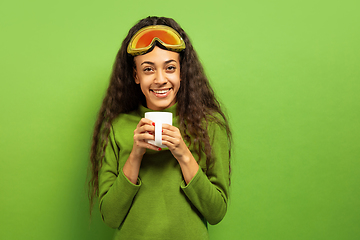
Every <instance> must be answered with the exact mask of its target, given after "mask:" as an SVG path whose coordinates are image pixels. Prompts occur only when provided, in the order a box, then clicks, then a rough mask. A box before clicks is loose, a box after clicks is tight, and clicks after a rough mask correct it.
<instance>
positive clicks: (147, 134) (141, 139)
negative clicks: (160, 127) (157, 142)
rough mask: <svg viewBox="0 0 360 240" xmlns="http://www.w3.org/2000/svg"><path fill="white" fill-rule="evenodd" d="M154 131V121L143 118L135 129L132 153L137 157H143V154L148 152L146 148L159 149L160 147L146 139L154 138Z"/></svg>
mask: <svg viewBox="0 0 360 240" xmlns="http://www.w3.org/2000/svg"><path fill="white" fill-rule="evenodd" d="M154 132H155V126H154V125H153V122H152V121H151V120H149V119H146V118H142V119H141V120H140V122H139V123H138V125H137V126H136V129H135V130H134V143H133V149H132V151H131V154H132V155H133V156H134V157H136V158H140V160H141V159H142V157H143V155H144V154H145V152H146V148H148V149H152V150H155V151H158V150H159V148H158V147H156V146H154V145H151V144H150V143H147V142H146V140H154V139H155V137H154Z"/></svg>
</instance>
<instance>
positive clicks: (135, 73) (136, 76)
mask: <svg viewBox="0 0 360 240" xmlns="http://www.w3.org/2000/svg"><path fill="white" fill-rule="evenodd" d="M133 77H134V79H135V83H136V84H140V81H139V78H138V75H137V72H136V68H134V69H133Z"/></svg>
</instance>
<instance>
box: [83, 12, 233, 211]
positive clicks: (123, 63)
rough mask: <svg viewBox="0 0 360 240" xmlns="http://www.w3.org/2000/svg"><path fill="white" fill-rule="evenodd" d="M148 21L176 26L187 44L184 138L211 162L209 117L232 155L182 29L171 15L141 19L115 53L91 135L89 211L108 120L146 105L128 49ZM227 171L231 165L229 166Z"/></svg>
mask: <svg viewBox="0 0 360 240" xmlns="http://www.w3.org/2000/svg"><path fill="white" fill-rule="evenodd" d="M149 25H166V26H170V27H172V28H173V29H175V30H176V31H177V32H178V33H179V34H180V35H181V37H182V38H183V40H184V41H185V44H186V48H185V49H184V50H183V51H182V52H180V78H181V85H180V89H179V91H178V93H177V96H176V98H177V103H178V104H177V110H176V111H177V115H178V116H179V126H180V131H181V133H182V136H183V138H184V140H186V141H187V142H188V143H190V145H191V144H192V145H193V147H194V149H195V153H196V154H197V155H198V156H199V161H200V160H201V159H200V156H201V154H200V153H201V152H204V153H205V155H206V164H207V166H211V164H212V158H211V145H210V139H209V135H208V131H207V126H208V123H209V122H210V121H213V122H216V123H217V124H219V125H220V126H222V127H223V128H225V130H226V132H227V135H228V140H229V158H230V155H231V131H230V128H229V124H228V120H227V118H226V116H225V114H224V113H223V111H222V110H221V107H220V104H219V102H218V101H217V100H216V98H215V95H214V91H213V89H212V88H211V86H210V84H209V81H208V79H207V77H206V75H205V73H204V70H203V67H202V65H201V63H200V61H199V59H198V57H197V54H196V52H195V50H194V48H193V46H192V44H191V42H190V40H189V37H188V36H187V34H186V33H185V31H184V30H183V29H182V28H181V27H180V26H179V24H178V23H176V22H175V21H174V20H173V19H171V18H165V17H147V18H144V19H142V20H140V21H139V22H138V23H137V24H136V25H135V26H133V27H132V28H131V29H130V30H129V33H128V35H127V36H126V38H125V39H124V41H123V42H122V45H121V48H120V50H119V52H118V53H117V55H116V60H115V63H114V66H113V71H112V75H111V78H110V84H109V87H108V89H107V93H106V96H105V98H104V100H103V102H102V105H101V108H100V111H99V113H98V117H97V121H96V123H95V127H94V133H93V138H92V145H91V153H90V165H89V168H90V169H89V171H90V172H89V174H90V175H91V178H90V180H89V200H90V213H91V211H92V207H93V203H94V198H95V197H96V196H98V190H99V188H98V173H99V170H100V168H101V162H102V159H103V158H104V155H105V148H106V146H107V144H108V137H109V133H110V128H111V122H112V121H113V120H114V119H115V118H116V117H117V116H118V115H119V114H120V113H128V112H131V111H133V110H136V109H137V108H138V107H139V104H143V105H144V106H146V100H145V97H144V95H143V93H142V92H141V89H140V87H139V85H137V84H136V83H135V79H134V74H133V72H134V71H133V70H134V68H135V63H134V57H133V56H131V55H130V54H128V53H127V46H128V44H129V42H130V39H131V37H132V36H133V35H134V34H135V33H136V32H137V31H138V30H140V29H141V28H143V27H146V26H149ZM229 171H230V169H229Z"/></svg>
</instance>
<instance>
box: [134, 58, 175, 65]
mask: <svg viewBox="0 0 360 240" xmlns="http://www.w3.org/2000/svg"><path fill="white" fill-rule="evenodd" d="M171 62H176V60H174V59H170V60H167V61H165V62H164V64H168V63H171ZM143 64H150V65H155V63H153V62H150V61H145V62H142V63H141V64H140V65H143Z"/></svg>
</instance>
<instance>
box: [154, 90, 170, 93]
mask: <svg viewBox="0 0 360 240" xmlns="http://www.w3.org/2000/svg"><path fill="white" fill-rule="evenodd" d="M168 91H169V89H166V90H159V91H156V90H153V92H154V93H157V94H164V93H167V92H168Z"/></svg>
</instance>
